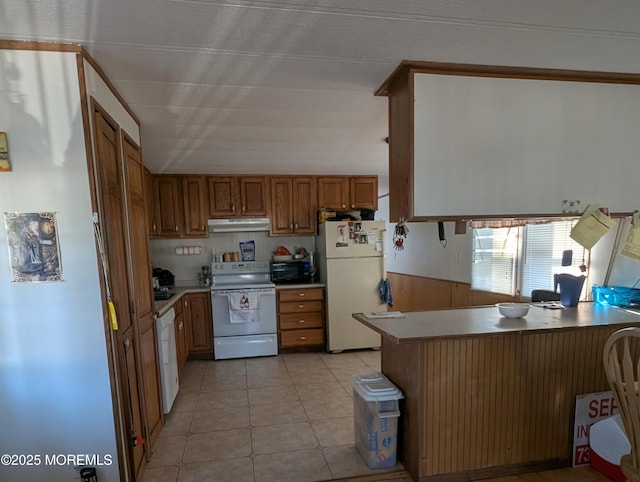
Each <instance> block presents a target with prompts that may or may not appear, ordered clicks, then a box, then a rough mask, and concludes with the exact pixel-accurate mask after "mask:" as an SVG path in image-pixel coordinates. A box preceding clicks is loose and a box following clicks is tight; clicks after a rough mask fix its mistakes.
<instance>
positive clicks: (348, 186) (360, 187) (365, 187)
mask: <svg viewBox="0 0 640 482" xmlns="http://www.w3.org/2000/svg"><path fill="white" fill-rule="evenodd" d="M318 206H319V207H321V208H325V209H333V210H337V211H344V210H350V209H372V210H374V211H375V210H377V209H378V177H377V176H352V177H344V176H326V177H320V178H318Z"/></svg>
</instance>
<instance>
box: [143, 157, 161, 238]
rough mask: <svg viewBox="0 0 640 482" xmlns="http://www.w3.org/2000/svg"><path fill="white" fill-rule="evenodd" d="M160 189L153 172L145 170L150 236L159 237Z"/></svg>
mask: <svg viewBox="0 0 640 482" xmlns="http://www.w3.org/2000/svg"><path fill="white" fill-rule="evenodd" d="M157 192H158V188H157V186H156V180H155V177H154V176H153V174H151V171H149V169H147V168H146V167H145V168H144V197H145V203H146V205H147V224H148V226H149V236H157V235H158V196H157Z"/></svg>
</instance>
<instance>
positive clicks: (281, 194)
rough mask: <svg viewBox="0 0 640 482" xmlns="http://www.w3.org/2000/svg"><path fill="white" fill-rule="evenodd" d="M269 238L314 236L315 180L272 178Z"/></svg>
mask: <svg viewBox="0 0 640 482" xmlns="http://www.w3.org/2000/svg"><path fill="white" fill-rule="evenodd" d="M269 181H270V188H271V216H270V217H271V235H272V236H275V235H281V236H284V235H314V234H316V211H317V209H318V204H317V198H318V194H317V181H316V178H315V177H313V176H308V177H290V176H287V177H271V178H270V179H269Z"/></svg>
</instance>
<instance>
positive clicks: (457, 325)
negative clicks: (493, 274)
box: [353, 302, 640, 343]
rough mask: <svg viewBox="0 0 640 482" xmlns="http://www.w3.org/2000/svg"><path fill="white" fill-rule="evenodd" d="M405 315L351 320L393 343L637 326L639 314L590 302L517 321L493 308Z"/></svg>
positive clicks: (534, 312) (534, 311) (537, 310)
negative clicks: (541, 331)
mask: <svg viewBox="0 0 640 482" xmlns="http://www.w3.org/2000/svg"><path fill="white" fill-rule="evenodd" d="M404 315H405V316H404V318H384V319H372V318H367V317H366V316H364V314H362V313H354V314H353V317H354V318H355V319H356V320H358V321H360V322H361V323H363V324H364V325H366V326H368V327H370V328H372V329H373V330H375V331H377V332H378V333H380V334H381V335H382V336H385V337H387V338H388V339H390V340H391V341H393V342H394V343H403V342H410V341H419V340H430V339H437V338H458V337H471V336H483V335H499V334H508V333H518V332H521V333H522V332H534V331H540V330H552V329H579V328H581V327H589V326H591V327H593V326H599V325H613V324H624V323H626V324H629V323H638V324H640V312H638V311H634V310H628V309H625V308H616V307H613V306H602V305H597V304H595V303H591V302H586V303H579V304H578V306H577V307H576V308H566V309H560V310H552V309H548V308H541V307H539V306H531V308H529V312H528V313H527V315H526V316H525V317H523V318H518V319H509V318H504V317H502V315H500V313H499V312H498V308H496V307H495V306H478V307H470V308H460V309H450V310H430V311H412V312H406V313H404Z"/></svg>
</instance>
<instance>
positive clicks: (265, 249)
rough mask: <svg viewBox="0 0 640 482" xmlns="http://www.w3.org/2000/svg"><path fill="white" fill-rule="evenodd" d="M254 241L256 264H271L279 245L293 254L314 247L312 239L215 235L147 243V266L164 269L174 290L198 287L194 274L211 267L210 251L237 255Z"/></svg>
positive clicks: (264, 233) (313, 238) (244, 233)
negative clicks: (243, 244)
mask: <svg viewBox="0 0 640 482" xmlns="http://www.w3.org/2000/svg"><path fill="white" fill-rule="evenodd" d="M251 240H253V241H255V243H256V260H257V261H271V256H272V254H273V251H275V249H276V248H277V247H278V246H280V245H282V246H286V247H287V249H289V251H291V252H292V253H294V252H295V251H296V250H297V249H298V248H305V249H306V250H307V251H308V252H314V251H315V247H316V241H315V237H313V236H295V237H294V236H291V237H290V236H277V237H270V236H269V234H268V233H266V232H262V231H260V232H242V233H215V234H210V235H209V237H208V238H180V239H153V238H152V239H151V240H150V242H149V253H150V257H151V264H153V266H155V267H160V268H164V269H168V270H169V271H171V272H172V273H173V274H174V276H175V284H176V286H191V285H197V284H198V273H199V272H200V269H201V267H202V266H204V265H210V264H211V256H212V254H213V251H214V250H215V252H216V253H217V254H222V253H224V252H225V251H238V252H239V251H240V242H244V241H251ZM186 246H189V247H194V248H195V247H200V248H201V249H200V250H198V249H194V250H192V252H193V251H195V252H197V251H201V253H200V254H189V255H179V254H176V248H182V247H186Z"/></svg>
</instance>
